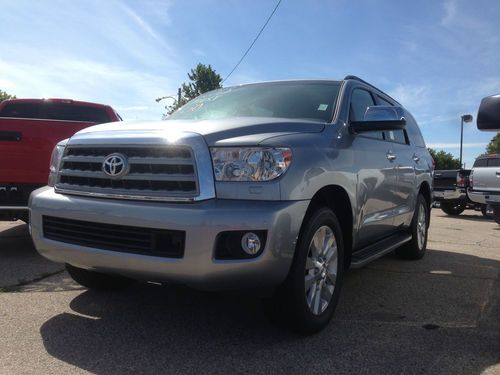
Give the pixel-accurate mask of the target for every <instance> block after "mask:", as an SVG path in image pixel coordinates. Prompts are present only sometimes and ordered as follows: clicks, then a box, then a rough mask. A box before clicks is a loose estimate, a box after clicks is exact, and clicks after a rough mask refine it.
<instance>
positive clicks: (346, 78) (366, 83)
mask: <svg viewBox="0 0 500 375" xmlns="http://www.w3.org/2000/svg"><path fill="white" fill-rule="evenodd" d="M348 79H351V80H354V81H359V82H362V83H364V84H365V85H368V86H370V87H372V88H374V89H375V90H378V91H380V92H382V93H383V94H384V95H387V96H388V97H389V98H391V99H392V100H394V101H395V102H396V103H398V104H401V103H399V102H398V101H397V100H396V99H394V98H393V97H392V96H390V95H389V94H387V93H386V92H384V91H382V90H380V89H379V88H378V87H376V86H373V85H372V84H371V83H369V82H366V81H365V80H364V79H361V78H359V77H358V76H353V75H347V76H345V77H344V81H346V80H348Z"/></svg>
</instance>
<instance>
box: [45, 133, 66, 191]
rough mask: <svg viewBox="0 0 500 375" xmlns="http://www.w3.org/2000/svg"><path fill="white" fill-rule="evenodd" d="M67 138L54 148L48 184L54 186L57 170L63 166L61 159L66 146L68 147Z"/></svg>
mask: <svg viewBox="0 0 500 375" xmlns="http://www.w3.org/2000/svg"><path fill="white" fill-rule="evenodd" d="M67 141H68V140H67V139H65V140H64V141H61V142H59V143H58V144H57V145H56V146H55V147H54V149H53V150H52V156H51V157H50V166H49V170H50V172H49V182H48V185H49V186H52V187H54V185H55V184H56V179H57V171H58V170H59V167H60V166H61V160H62V157H63V153H64V148H65V147H66V143H67Z"/></svg>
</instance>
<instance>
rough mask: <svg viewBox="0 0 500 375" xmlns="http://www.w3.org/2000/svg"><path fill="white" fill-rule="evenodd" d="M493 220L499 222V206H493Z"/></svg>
mask: <svg viewBox="0 0 500 375" xmlns="http://www.w3.org/2000/svg"><path fill="white" fill-rule="evenodd" d="M493 220H495V222H496V223H497V224H500V206H493Z"/></svg>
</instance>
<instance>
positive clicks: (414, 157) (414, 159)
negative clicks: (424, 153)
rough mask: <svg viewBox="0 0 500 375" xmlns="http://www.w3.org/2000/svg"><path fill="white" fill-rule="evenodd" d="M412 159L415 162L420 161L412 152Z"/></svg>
mask: <svg viewBox="0 0 500 375" xmlns="http://www.w3.org/2000/svg"><path fill="white" fill-rule="evenodd" d="M413 161H414V162H415V163H418V162H419V161H420V158H419V157H418V155H417V154H413Z"/></svg>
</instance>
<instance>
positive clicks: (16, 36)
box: [0, 0, 500, 166]
mask: <svg viewBox="0 0 500 375" xmlns="http://www.w3.org/2000/svg"><path fill="white" fill-rule="evenodd" d="M274 5H275V1H271V0H253V1H244V0H191V1H181V0H140V1H139V0H136V1H125V0H124V1H119V0H105V1H104V0H79V1H65V0H40V1H33V0H16V1H10V0H0V9H2V12H0V24H1V25H2V28H1V31H0V51H1V53H0V89H3V90H5V91H7V92H9V93H13V94H16V95H17V96H18V97H46V98H48V97H68V98H73V99H80V100H89V101H97V102H102V103H107V104H110V105H112V106H113V107H115V108H116V109H117V110H118V111H119V112H120V113H121V114H122V116H123V117H124V118H125V119H141V120H142V119H159V118H161V114H162V111H163V107H162V105H161V104H157V103H155V101H154V99H155V98H157V97H159V96H163V95H171V94H175V93H176V91H177V87H178V86H179V84H180V83H181V82H183V81H186V80H187V76H186V73H187V72H188V71H189V69H190V68H192V67H194V66H195V65H196V64H197V63H198V62H203V63H206V64H211V65H212V66H213V67H214V68H215V69H216V70H217V72H219V73H220V74H221V75H222V76H225V75H226V74H228V73H229V71H230V70H231V68H232V67H233V66H234V64H235V63H236V62H237V61H238V59H239V58H240V57H241V55H242V53H243V52H244V50H245V49H246V48H247V47H248V45H249V43H250V42H251V41H252V40H253V38H254V36H255V35H256V33H257V31H258V30H259V28H260V27H261V26H262V24H263V22H264V21H265V19H266V18H267V16H268V15H269V13H270V12H271V11H272V9H273V8H274ZM498 20H500V2H499V1H498V0H489V1H481V0H479V1H478V0H476V1H474V2H472V1H461V0H444V1H439V0H438V1H418V2H417V1H415V2H409V1H404V2H403V1H383V0H378V1H376V0H366V1H362V0H360V1H348V0H328V1H327V0H323V1H321V0H283V1H282V3H281V5H280V7H279V8H278V10H277V12H276V14H275V16H274V18H273V19H272V20H271V22H270V23H269V25H268V27H267V29H266V30H265V32H264V33H263V35H262V36H261V38H260V39H259V40H258V42H257V43H256V45H255V46H254V48H253V49H252V51H251V52H250V53H249V55H248V56H247V58H246V59H245V60H244V62H243V63H242V64H241V65H240V67H239V68H238V70H237V71H236V72H235V73H233V75H232V76H231V77H230V79H229V80H228V81H227V82H226V85H233V84H239V83H246V82H252V81H262V80H276V79H289V78H330V79H336V78H342V77H344V76H345V75H347V74H355V75H358V76H360V77H362V78H364V79H366V80H368V81H369V82H371V83H373V84H375V85H376V86H378V87H380V88H381V89H382V90H384V91H386V92H388V93H389V94H390V95H392V96H393V97H394V98H395V99H397V100H399V101H400V102H401V103H402V104H404V105H405V106H406V107H407V108H408V109H409V110H410V111H411V112H412V113H413V115H414V116H415V117H416V119H417V121H418V122H419V124H420V127H421V129H422V132H423V134H424V137H425V139H426V142H427V144H428V145H429V146H432V147H435V148H437V149H445V150H446V151H448V152H451V153H453V154H455V155H458V153H459V149H458V143H459V142H460V115H462V114H465V113H471V114H473V115H474V120H475V117H476V114H477V108H478V105H479V102H480V100H481V98H482V97H484V96H487V95H491V94H497V93H500V22H499V21H498ZM165 104H167V103H165ZM493 135H494V133H482V132H479V131H478V130H477V129H476V127H475V121H474V123H472V124H468V125H466V127H465V130H464V146H465V147H464V161H465V162H466V163H467V165H468V166H470V165H471V163H472V162H473V160H474V157H475V156H477V155H478V154H480V153H482V152H483V151H484V147H485V145H486V143H488V141H489V140H490V139H491V138H492V137H493Z"/></svg>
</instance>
